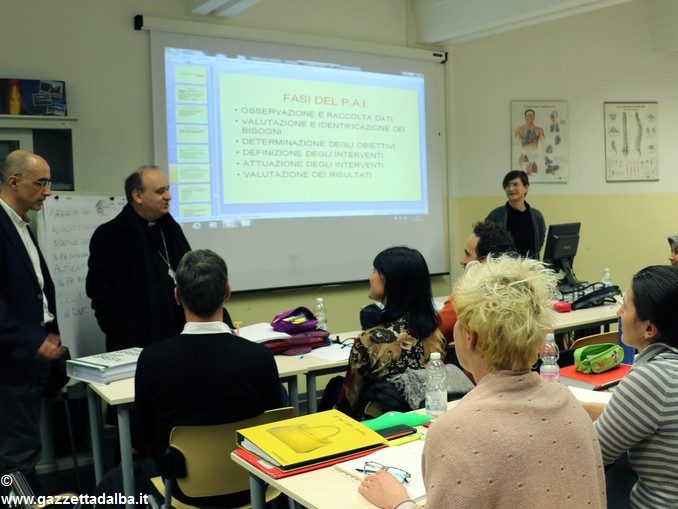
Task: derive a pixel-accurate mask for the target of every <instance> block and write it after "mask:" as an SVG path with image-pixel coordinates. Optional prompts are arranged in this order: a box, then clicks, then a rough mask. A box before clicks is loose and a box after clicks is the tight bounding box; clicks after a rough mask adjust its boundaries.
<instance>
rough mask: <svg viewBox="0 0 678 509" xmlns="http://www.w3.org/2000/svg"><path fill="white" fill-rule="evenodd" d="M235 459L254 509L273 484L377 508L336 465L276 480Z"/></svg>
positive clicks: (331, 506)
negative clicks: (245, 474) (245, 476)
mask: <svg viewBox="0 0 678 509" xmlns="http://www.w3.org/2000/svg"><path fill="white" fill-rule="evenodd" d="M570 390H571V391H572V393H573V394H574V396H575V398H577V399H578V400H579V401H581V402H586V401H596V402H603V403H607V402H608V401H609V396H610V395H609V394H605V393H601V392H594V391H589V390H586V389H580V388H572V387H571V388H570ZM457 403H458V400H457V401H450V402H448V403H447V408H448V410H449V409H450V408H453V407H454V406H456V405H457ZM415 412H419V413H423V412H424V410H423V409H420V410H415ZM419 430H420V431H421V432H422V433H424V436H425V435H426V431H427V428H421V427H420V428H419ZM231 460H232V461H234V462H235V463H237V464H238V465H240V466H241V467H242V468H244V469H245V470H247V472H249V475H250V495H251V498H252V508H253V509H264V508H265V507H266V487H267V486H269V485H270V486H273V487H275V488H277V489H279V490H280V491H282V492H283V493H284V494H285V495H287V496H288V497H290V498H291V499H292V500H294V501H295V502H297V503H299V504H301V505H302V506H304V507H305V508H307V509H344V508H346V507H350V508H352V509H353V508H355V509H361V508H365V509H367V508H374V506H373V505H372V504H371V503H369V502H367V500H365V499H364V498H363V496H362V495H360V493H358V482H357V481H356V480H355V479H351V478H349V477H348V476H346V475H344V474H342V473H340V472H339V471H338V470H337V469H335V468H334V467H333V466H330V467H325V468H321V469H318V470H311V471H310V472H304V473H302V474H298V475H292V476H290V477H284V478H282V479H273V478H271V477H269V476H268V475H266V474H265V473H264V472H262V471H261V470H259V469H257V468H255V467H254V466H252V465H250V464H249V463H247V462H246V461H245V460H243V459H241V458H240V457H238V456H236V455H235V454H234V453H231ZM419 504H420V505H423V504H424V501H420V502H419Z"/></svg>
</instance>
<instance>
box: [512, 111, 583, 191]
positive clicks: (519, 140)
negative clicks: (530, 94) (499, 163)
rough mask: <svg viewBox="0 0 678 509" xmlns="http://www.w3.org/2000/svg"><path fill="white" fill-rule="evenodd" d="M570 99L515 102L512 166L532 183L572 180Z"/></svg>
mask: <svg viewBox="0 0 678 509" xmlns="http://www.w3.org/2000/svg"><path fill="white" fill-rule="evenodd" d="M569 123H570V118H569V114H568V107H567V101H511V169H513V170H523V171H525V172H526V173H527V175H528V176H529V177H530V182H567V181H568V180H569V155H568V152H569V142H570V137H569V134H568V125H569Z"/></svg>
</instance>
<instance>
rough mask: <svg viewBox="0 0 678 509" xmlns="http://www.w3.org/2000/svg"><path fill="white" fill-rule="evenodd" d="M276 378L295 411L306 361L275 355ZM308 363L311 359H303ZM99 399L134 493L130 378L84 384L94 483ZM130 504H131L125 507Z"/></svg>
mask: <svg viewBox="0 0 678 509" xmlns="http://www.w3.org/2000/svg"><path fill="white" fill-rule="evenodd" d="M275 361H276V364H277V366H278V373H279V375H280V381H281V382H285V383H287V384H288V388H289V393H290V403H291V405H292V406H294V409H295V411H296V413H297V414H298V413H299V394H298V383H297V375H301V374H306V371H307V369H308V368H307V367H306V363H304V362H300V359H298V357H296V356H295V357H285V356H281V355H276V356H275ZM307 362H308V363H310V362H312V360H309V361H307ZM99 399H101V400H103V401H105V402H106V403H107V404H108V405H110V406H114V407H115V408H116V411H117V414H118V435H119V439H120V462H121V465H122V481H123V487H124V493H125V495H127V496H133V495H135V491H134V475H133V465H132V436H131V433H130V422H129V408H130V406H131V404H132V403H134V378H128V379H126V380H119V381H117V382H113V383H110V384H94V383H90V384H88V387H87V407H88V411H89V422H90V430H91V435H92V436H91V438H92V457H93V461H94V478H95V480H96V482H97V483H98V482H99V481H100V480H101V477H102V476H103V474H104V462H103V455H102V447H101V429H102V426H101V407H100V405H99V401H98V400H99ZM128 507H131V506H128Z"/></svg>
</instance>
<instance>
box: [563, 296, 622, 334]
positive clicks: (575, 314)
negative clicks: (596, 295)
mask: <svg viewBox="0 0 678 509" xmlns="http://www.w3.org/2000/svg"><path fill="white" fill-rule="evenodd" d="M618 298H619V297H618ZM619 305H620V302H619V301H617V303H615V304H604V305H602V306H596V307H593V308H588V309H579V310H577V311H570V312H569V313H557V312H555V311H551V313H552V314H553V317H554V320H555V325H554V327H553V331H554V332H556V333H561V332H570V331H575V330H579V329H586V328H588V327H601V326H602V327H604V328H605V332H607V331H609V330H610V327H609V325H610V324H611V323H617V310H618V309H619Z"/></svg>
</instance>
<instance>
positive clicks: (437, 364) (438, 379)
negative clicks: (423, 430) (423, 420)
mask: <svg viewBox="0 0 678 509" xmlns="http://www.w3.org/2000/svg"><path fill="white" fill-rule="evenodd" d="M446 410H447V371H445V364H443V361H442V360H441V359H440V353H439V352H432V353H431V360H429V361H428V363H427V364H426V415H428V417H429V419H431V420H432V421H433V420H435V419H436V418H437V417H440V416H441V415H442V414H443V413H445V411H446Z"/></svg>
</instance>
